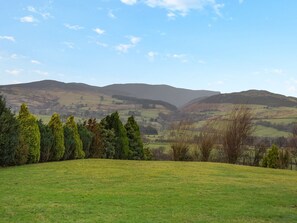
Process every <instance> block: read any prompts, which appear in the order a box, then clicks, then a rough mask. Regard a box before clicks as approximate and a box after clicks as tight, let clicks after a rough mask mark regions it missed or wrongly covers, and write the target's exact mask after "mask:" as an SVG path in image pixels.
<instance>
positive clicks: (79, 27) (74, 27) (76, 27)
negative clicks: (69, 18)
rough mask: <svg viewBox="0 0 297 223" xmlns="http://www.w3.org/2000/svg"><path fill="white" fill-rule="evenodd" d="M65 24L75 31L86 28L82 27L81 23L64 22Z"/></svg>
mask: <svg viewBox="0 0 297 223" xmlns="http://www.w3.org/2000/svg"><path fill="white" fill-rule="evenodd" d="M64 26H65V27H66V28H67V29H70V30H75V31H78V30H81V29H84V27H82V26H79V25H70V24H64Z"/></svg>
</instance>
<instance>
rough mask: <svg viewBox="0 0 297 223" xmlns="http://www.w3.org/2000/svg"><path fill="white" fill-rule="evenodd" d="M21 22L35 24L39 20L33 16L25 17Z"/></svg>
mask: <svg viewBox="0 0 297 223" xmlns="http://www.w3.org/2000/svg"><path fill="white" fill-rule="evenodd" d="M20 22H24V23H34V22H37V20H36V19H35V18H34V17H33V16H31V15H29V16H24V17H22V18H20Z"/></svg>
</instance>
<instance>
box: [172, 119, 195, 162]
mask: <svg viewBox="0 0 297 223" xmlns="http://www.w3.org/2000/svg"><path fill="white" fill-rule="evenodd" d="M169 132H170V133H169V140H170V146H171V149H172V152H173V160H175V161H184V160H188V159H189V158H190V157H189V150H190V146H191V143H192V141H193V131H192V123H190V122H188V121H179V122H177V123H173V124H172V125H171V127H170V131H169Z"/></svg>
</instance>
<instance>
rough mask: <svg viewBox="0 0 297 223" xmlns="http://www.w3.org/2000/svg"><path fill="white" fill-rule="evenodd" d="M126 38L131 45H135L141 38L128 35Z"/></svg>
mask: <svg viewBox="0 0 297 223" xmlns="http://www.w3.org/2000/svg"><path fill="white" fill-rule="evenodd" d="M128 38H129V40H130V42H131V43H132V45H136V44H137V43H139V42H140V40H141V39H140V38H139V37H137V36H129V37H128Z"/></svg>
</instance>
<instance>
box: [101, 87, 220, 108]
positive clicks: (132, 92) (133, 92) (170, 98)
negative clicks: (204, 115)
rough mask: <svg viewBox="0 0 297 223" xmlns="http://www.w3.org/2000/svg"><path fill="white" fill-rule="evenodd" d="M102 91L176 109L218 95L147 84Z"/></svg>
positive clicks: (107, 88)
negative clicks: (156, 101)
mask: <svg viewBox="0 0 297 223" xmlns="http://www.w3.org/2000/svg"><path fill="white" fill-rule="evenodd" d="M103 89H104V90H105V92H112V94H116V95H122V96H128V97H135V98H143V99H151V100H160V101H165V102H168V103H170V104H172V105H175V106H176V107H180V106H182V105H185V104H186V103H188V102H189V101H191V100H193V99H197V98H205V97H209V96H212V95H218V94H220V92H218V91H206V90H189V89H183V88H175V87H171V86H168V85H149V84H113V85H109V86H106V87H103Z"/></svg>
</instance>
